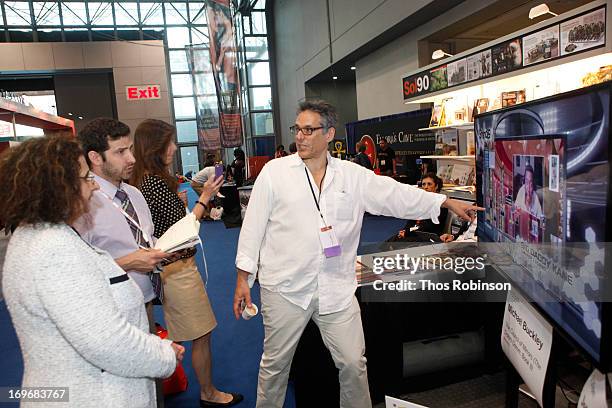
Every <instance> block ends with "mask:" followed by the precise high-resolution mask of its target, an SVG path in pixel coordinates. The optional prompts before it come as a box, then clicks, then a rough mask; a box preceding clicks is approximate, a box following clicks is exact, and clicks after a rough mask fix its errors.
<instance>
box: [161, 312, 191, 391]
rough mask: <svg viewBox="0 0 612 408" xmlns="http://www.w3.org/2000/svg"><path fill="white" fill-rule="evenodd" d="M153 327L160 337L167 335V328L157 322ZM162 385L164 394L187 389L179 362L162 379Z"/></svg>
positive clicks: (185, 379) (185, 377) (183, 371)
mask: <svg viewBox="0 0 612 408" xmlns="http://www.w3.org/2000/svg"><path fill="white" fill-rule="evenodd" d="M155 329H156V332H157V335H158V336H159V337H160V338H162V339H165V338H166V337H168V330H166V329H164V328H163V327H162V326H161V325H160V324H159V323H155ZM162 386H163V388H164V395H170V394H176V393H179V392H183V391H186V390H187V376H186V375H185V370H184V369H183V364H182V363H180V362H179V363H178V364H177V365H176V370H174V373H173V374H172V375H171V376H170V377H168V378H165V379H164V380H163V382H162Z"/></svg>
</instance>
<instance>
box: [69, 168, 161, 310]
mask: <svg viewBox="0 0 612 408" xmlns="http://www.w3.org/2000/svg"><path fill="white" fill-rule="evenodd" d="M95 178H96V181H97V182H98V184H99V185H100V190H101V191H103V192H104V193H106V195H108V196H109V197H111V198H113V201H114V202H115V203H117V204H119V206H121V201H119V199H118V198H117V197H115V194H116V193H117V187H116V186H115V185H114V184H113V183H111V182H109V181H106V180H104V179H103V178H102V177H99V176H97V175H96V176H95ZM120 187H121V189H122V190H123V191H125V192H126V193H127V195H128V197H129V198H130V201H131V202H132V205H133V206H134V210H136V214H138V221H139V223H140V226H141V227H142V229H143V230H144V231H145V232H146V233H147V234H148V236H149V237H150V238H151V239H153V238H152V237H153V230H154V228H155V227H154V226H153V220H152V218H151V212H150V211H149V206H148V205H147V202H146V201H145V199H144V197H143V196H142V193H141V192H140V191H139V190H138V189H137V188H136V187H134V186H131V185H129V184H126V183H121V185H120ZM75 228H76V230H77V231H79V234H81V236H82V237H83V239H84V240H86V241H87V242H89V243H90V244H91V245H93V246H95V247H98V248H100V249H103V250H105V251H106V252H108V253H109V254H110V255H111V256H112V257H113V258H114V259H117V258H121V257H122V256H125V255H128V254H131V253H132V252H135V251H137V250H138V249H139V247H138V244H137V243H136V240H135V239H134V235H133V234H132V230H131V229H130V224H129V223H128V221H127V220H126V218H125V216H124V215H123V214H122V213H121V211H119V209H117V208H116V207H115V206H114V205H113V204H112V203H111V202H110V200H109V199H108V198H107V197H105V196H104V195H103V194H102V193H100V191H95V192H94V195H93V197H91V201H90V202H89V213H86V214H85V215H83V216H82V217H81V218H80V219H79V220H78V222H77V223H76V225H75ZM127 272H128V275H130V278H132V279H134V282H136V283H137V284H138V286H139V287H140V290H142V294H143V295H144V300H145V302H149V301H151V300H153V299H154V298H155V293H154V292H153V285H152V284H151V279H150V278H149V276H148V275H147V274H146V273H141V272H137V271H127Z"/></svg>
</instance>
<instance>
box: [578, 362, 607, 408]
mask: <svg viewBox="0 0 612 408" xmlns="http://www.w3.org/2000/svg"><path fill="white" fill-rule="evenodd" d="M578 406H579V407H580V408H608V403H607V401H606V376H605V375H604V374H602V373H600V372H599V370H597V369H595V370H593V372H592V373H591V375H590V376H589V379H588V380H587V381H586V383H584V387H582V392H581V393H580V399H579V400H578Z"/></svg>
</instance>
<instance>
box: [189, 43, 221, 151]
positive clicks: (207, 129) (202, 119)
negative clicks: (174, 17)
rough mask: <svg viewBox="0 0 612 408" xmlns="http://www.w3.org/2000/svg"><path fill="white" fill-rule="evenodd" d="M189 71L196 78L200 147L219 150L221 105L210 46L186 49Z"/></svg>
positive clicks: (194, 88) (196, 46) (194, 89)
mask: <svg viewBox="0 0 612 408" xmlns="http://www.w3.org/2000/svg"><path fill="white" fill-rule="evenodd" d="M186 52H187V62H188V63H189V71H191V74H192V76H193V78H194V83H193V91H194V94H195V96H196V98H195V99H196V121H197V125H198V148H199V149H200V150H218V149H220V148H221V135H220V131H219V107H218V105H217V98H216V97H215V84H214V80H213V79H212V77H213V76H212V75H211V73H212V67H211V63H210V54H209V51H208V47H205V46H203V45H194V46H189V47H187V49H186Z"/></svg>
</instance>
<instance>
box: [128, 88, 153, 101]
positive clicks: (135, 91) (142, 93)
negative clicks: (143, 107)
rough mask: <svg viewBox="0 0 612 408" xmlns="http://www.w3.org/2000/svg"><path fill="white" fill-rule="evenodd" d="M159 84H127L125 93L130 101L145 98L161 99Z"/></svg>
mask: <svg viewBox="0 0 612 408" xmlns="http://www.w3.org/2000/svg"><path fill="white" fill-rule="evenodd" d="M159 88H160V86H159V85H138V86H126V87H125V93H126V95H127V100H128V101H140V100H143V99H161V96H160V89H159Z"/></svg>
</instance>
